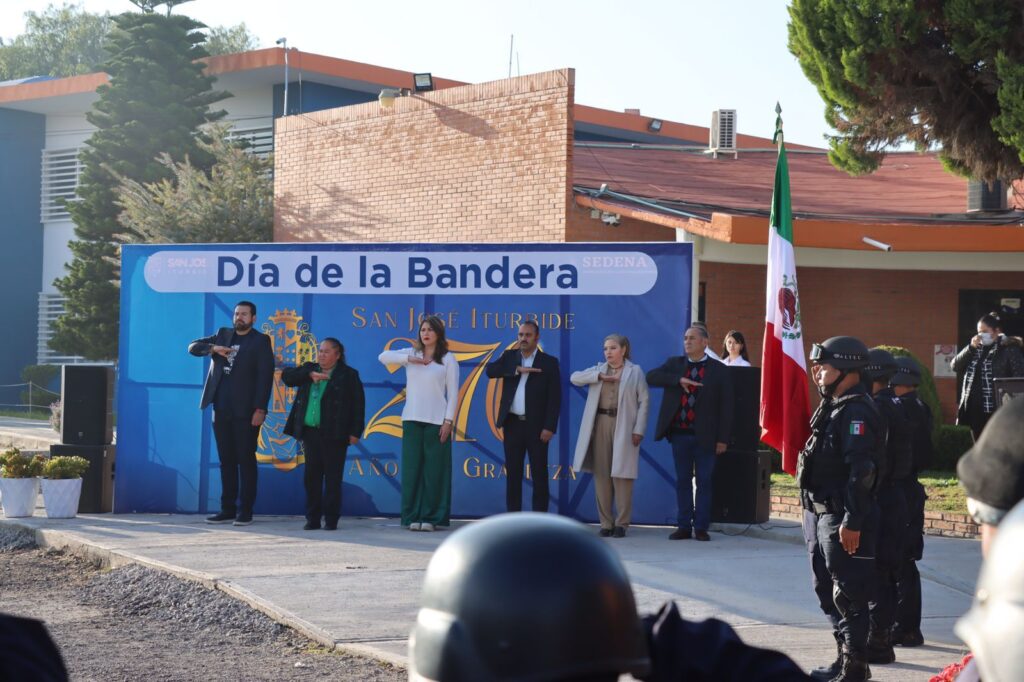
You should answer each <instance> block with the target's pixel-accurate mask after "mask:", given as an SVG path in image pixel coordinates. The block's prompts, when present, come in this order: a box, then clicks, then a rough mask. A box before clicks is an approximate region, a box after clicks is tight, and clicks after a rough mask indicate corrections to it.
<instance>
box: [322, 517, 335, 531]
mask: <svg viewBox="0 0 1024 682" xmlns="http://www.w3.org/2000/svg"><path fill="white" fill-rule="evenodd" d="M324 530H338V519H331V520H329V521H324Z"/></svg>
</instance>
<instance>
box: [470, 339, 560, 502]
mask: <svg viewBox="0 0 1024 682" xmlns="http://www.w3.org/2000/svg"><path fill="white" fill-rule="evenodd" d="M539 340H540V327H539V326H538V325H537V323H536V322H534V321H533V320H527V321H526V322H524V323H522V324H521V325H519V346H518V348H510V349H509V350H507V351H505V352H504V353H502V354H501V357H500V358H498V359H497V360H495V361H494V362H492V363H490V364H488V365H487V376H489V377H490V378H492V379H499V378H500V379H501V380H502V384H501V406H500V407H499V409H498V424H499V425H500V426H501V428H502V433H503V436H504V446H505V473H506V484H505V485H506V487H505V504H506V506H507V508H508V511H510V512H512V511H522V509H523V460H524V457H525V456H526V455H527V454H529V456H530V476H531V478H532V479H533V511H538V512H546V511H547V510H548V501H549V498H550V492H549V491H548V443H549V442H550V441H551V438H552V436H554V435H555V430H556V428H557V427H558V412H559V410H561V409H562V383H561V373H560V371H559V369H558V358H556V357H555V356H553V355H548V354H547V353H545V352H543V351H541V350H540V349H538V348H537V342H538V341H539Z"/></svg>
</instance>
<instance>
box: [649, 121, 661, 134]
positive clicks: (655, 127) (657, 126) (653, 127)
mask: <svg viewBox="0 0 1024 682" xmlns="http://www.w3.org/2000/svg"><path fill="white" fill-rule="evenodd" d="M647 129H648V130H650V131H651V132H652V133H660V132H661V119H660V118H652V119H651V120H650V121H648V122H647Z"/></svg>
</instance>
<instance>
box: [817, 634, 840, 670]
mask: <svg viewBox="0 0 1024 682" xmlns="http://www.w3.org/2000/svg"><path fill="white" fill-rule="evenodd" d="M832 636H833V637H835V638H836V660H834V661H832V663H831V664H830V665H823V666H821V667H820V668H815V669H814V670H812V671H811V679H812V680H822V681H823V682H827V681H828V680H831V679H832V678H833V677H835V676H836V675H838V674H839V671H840V670H842V669H843V636H842V635H840V634H839V633H838V632H835V631H833V632H832Z"/></svg>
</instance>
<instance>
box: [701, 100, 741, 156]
mask: <svg viewBox="0 0 1024 682" xmlns="http://www.w3.org/2000/svg"><path fill="white" fill-rule="evenodd" d="M708 149H711V150H714V151H719V150H721V151H735V150H736V110H735V109H718V110H716V111H712V112H711V139H710V140H709V141H708Z"/></svg>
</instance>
